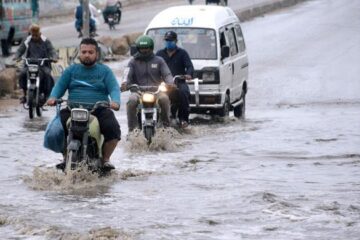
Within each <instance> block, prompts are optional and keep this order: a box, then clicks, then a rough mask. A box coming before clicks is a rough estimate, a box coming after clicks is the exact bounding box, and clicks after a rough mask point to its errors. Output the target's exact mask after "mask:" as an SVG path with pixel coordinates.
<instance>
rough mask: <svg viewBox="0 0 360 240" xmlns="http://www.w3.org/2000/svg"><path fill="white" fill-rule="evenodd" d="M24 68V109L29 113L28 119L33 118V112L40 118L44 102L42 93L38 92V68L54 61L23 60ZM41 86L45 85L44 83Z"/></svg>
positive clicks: (44, 59) (44, 97) (45, 59)
mask: <svg viewBox="0 0 360 240" xmlns="http://www.w3.org/2000/svg"><path fill="white" fill-rule="evenodd" d="M23 60H24V62H25V66H26V67H27V94H26V96H27V97H26V103H24V108H25V109H27V110H28V111H29V118H30V119H32V118H34V110H35V111H36V115H37V116H38V117H41V114H42V107H43V105H44V103H45V101H46V96H45V94H44V93H42V92H40V81H41V80H40V75H39V72H40V68H41V67H43V66H44V64H45V63H46V62H53V61H54V60H52V59H49V58H40V59H32V58H23ZM42 84H46V83H45V82H44V83H42Z"/></svg>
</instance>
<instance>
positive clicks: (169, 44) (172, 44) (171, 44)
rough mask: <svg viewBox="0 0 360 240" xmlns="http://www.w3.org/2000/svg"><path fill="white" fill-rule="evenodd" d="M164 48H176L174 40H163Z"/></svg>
mask: <svg viewBox="0 0 360 240" xmlns="http://www.w3.org/2000/svg"><path fill="white" fill-rule="evenodd" d="M165 48H166V49H169V50H174V49H175V48H176V43H175V41H165Z"/></svg>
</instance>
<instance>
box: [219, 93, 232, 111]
mask: <svg viewBox="0 0 360 240" xmlns="http://www.w3.org/2000/svg"><path fill="white" fill-rule="evenodd" d="M229 112H230V97H229V94H226V95H225V102H224V105H223V107H222V109H220V111H219V116H220V117H228V116H229Z"/></svg>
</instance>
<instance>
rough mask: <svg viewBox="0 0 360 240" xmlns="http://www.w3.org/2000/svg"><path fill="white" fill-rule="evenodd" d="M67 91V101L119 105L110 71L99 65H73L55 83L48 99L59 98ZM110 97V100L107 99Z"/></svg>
mask: <svg viewBox="0 0 360 240" xmlns="http://www.w3.org/2000/svg"><path fill="white" fill-rule="evenodd" d="M66 90H68V94H69V96H68V101H69V102H74V103H87V104H88V106H92V105H94V104H95V103H96V102H97V101H109V100H110V99H111V101H113V102H116V103H117V104H119V105H120V88H119V83H118V81H117V80H116V78H115V76H114V74H113V72H112V71H111V69H110V68H109V67H108V66H106V65H103V64H101V63H96V64H95V65H93V66H91V67H86V66H84V65H82V64H73V65H71V66H70V67H68V68H67V69H66V70H65V71H64V73H63V74H62V75H61V77H60V79H59V80H58V81H57V82H56V84H55V86H54V88H53V90H52V91H51V94H50V98H56V99H58V98H61V97H62V96H63V95H64V94H65V92H66ZM109 96H110V99H109Z"/></svg>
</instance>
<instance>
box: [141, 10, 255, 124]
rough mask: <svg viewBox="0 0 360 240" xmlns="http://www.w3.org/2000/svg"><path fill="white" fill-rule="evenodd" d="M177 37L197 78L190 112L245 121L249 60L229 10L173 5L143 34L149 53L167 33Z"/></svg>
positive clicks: (159, 15) (160, 14) (157, 46)
mask: <svg viewBox="0 0 360 240" xmlns="http://www.w3.org/2000/svg"><path fill="white" fill-rule="evenodd" d="M169 30H171V31H174V32H176V33H177V35H178V42H177V45H178V46H179V47H182V48H184V49H186V51H187V52H188V53H189V55H190V58H191V60H192V63H193V65H194V68H195V72H194V78H199V79H201V80H202V82H200V83H199V85H198V86H199V95H198V97H197V96H196V94H195V84H194V83H190V84H189V87H190V93H191V100H190V112H192V113H205V114H211V115H212V114H216V115H220V116H228V115H229V111H232V110H233V111H234V116H236V117H239V118H240V117H244V114H245V98H246V93H247V89H248V65H249V63H248V57H247V53H246V46H245V41H244V37H243V34H242V30H241V26H240V21H239V19H238V17H237V16H236V15H235V13H234V12H233V11H232V10H231V9H230V8H229V7H220V6H201V5H193V6H189V5H188V6H178V7H170V8H167V9H165V10H163V11H162V12H160V13H158V14H157V15H156V16H155V17H154V18H153V19H152V21H151V22H150V24H149V25H148V26H147V28H146V30H145V34H147V35H149V36H151V37H152V38H153V39H154V42H155V47H154V51H155V52H156V51H157V50H159V49H161V48H163V36H164V34H165V32H167V31H169Z"/></svg>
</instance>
